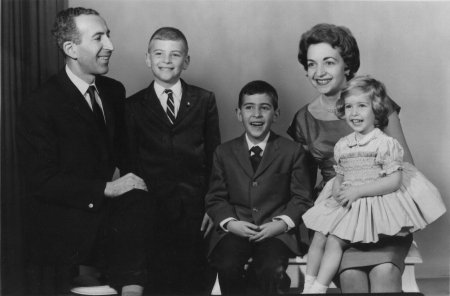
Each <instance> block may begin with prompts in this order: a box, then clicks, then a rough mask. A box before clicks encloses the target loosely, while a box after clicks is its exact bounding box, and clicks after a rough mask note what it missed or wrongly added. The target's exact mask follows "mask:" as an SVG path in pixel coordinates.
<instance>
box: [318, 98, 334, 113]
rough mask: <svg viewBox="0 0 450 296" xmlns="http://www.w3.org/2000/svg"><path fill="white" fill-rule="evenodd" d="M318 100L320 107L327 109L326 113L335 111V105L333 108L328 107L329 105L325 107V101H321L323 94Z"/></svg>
mask: <svg viewBox="0 0 450 296" xmlns="http://www.w3.org/2000/svg"><path fill="white" fill-rule="evenodd" d="M319 102H320V106H321V107H322V109H323V110H325V111H327V112H328V113H333V114H334V112H335V111H336V107H334V108H329V107H327V106H326V105H325V103H324V102H323V94H322V95H320V99H319Z"/></svg>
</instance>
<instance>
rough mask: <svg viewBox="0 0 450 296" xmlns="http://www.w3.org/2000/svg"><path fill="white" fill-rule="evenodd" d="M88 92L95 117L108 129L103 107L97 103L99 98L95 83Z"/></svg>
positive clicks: (100, 124)
mask: <svg viewBox="0 0 450 296" xmlns="http://www.w3.org/2000/svg"><path fill="white" fill-rule="evenodd" d="M87 93H88V94H89V97H90V98H91V104H92V112H94V116H95V119H96V120H97V123H98V124H99V126H100V127H101V128H105V129H106V123H105V117H103V112H102V108H100V105H99V104H98V103H97V100H96V99H95V86H93V85H91V86H89V88H88V90H87Z"/></svg>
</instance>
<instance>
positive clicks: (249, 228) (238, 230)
mask: <svg viewBox="0 0 450 296" xmlns="http://www.w3.org/2000/svg"><path fill="white" fill-rule="evenodd" d="M227 229H228V231H229V232H231V233H233V234H235V235H237V236H240V237H252V236H254V235H255V234H257V233H258V229H259V227H258V226H256V225H255V224H252V223H249V222H245V221H236V220H232V221H230V222H228V224H227Z"/></svg>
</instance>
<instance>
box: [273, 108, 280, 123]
mask: <svg viewBox="0 0 450 296" xmlns="http://www.w3.org/2000/svg"><path fill="white" fill-rule="evenodd" d="M280 113H281V111H280V109H277V110H275V112H274V113H273V120H272V122H277V120H278V117H280Z"/></svg>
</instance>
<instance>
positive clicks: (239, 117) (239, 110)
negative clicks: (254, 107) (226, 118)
mask: <svg viewBox="0 0 450 296" xmlns="http://www.w3.org/2000/svg"><path fill="white" fill-rule="evenodd" d="M236 117H237V119H238V120H239V121H240V122H242V114H241V109H240V108H236Z"/></svg>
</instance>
